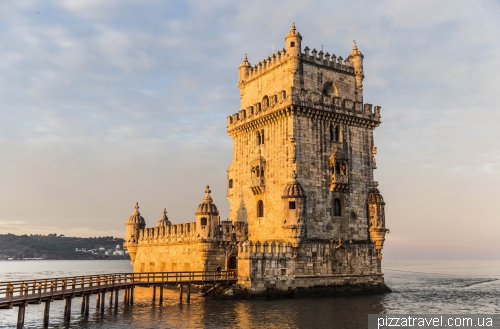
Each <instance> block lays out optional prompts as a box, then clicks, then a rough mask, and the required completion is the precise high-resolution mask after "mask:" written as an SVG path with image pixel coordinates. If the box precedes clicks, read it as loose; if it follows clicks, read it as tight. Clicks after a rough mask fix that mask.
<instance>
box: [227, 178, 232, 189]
mask: <svg viewBox="0 0 500 329" xmlns="http://www.w3.org/2000/svg"><path fill="white" fill-rule="evenodd" d="M228 185H229V188H233V180H232V179H230V180H229V184H228Z"/></svg>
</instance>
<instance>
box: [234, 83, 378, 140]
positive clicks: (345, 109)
mask: <svg viewBox="0 0 500 329" xmlns="http://www.w3.org/2000/svg"><path fill="white" fill-rule="evenodd" d="M283 94H284V95H286V94H287V93H286V91H283ZM294 96H295V95H294ZM265 97H267V96H265ZM273 97H274V96H273ZM290 98H291V97H290ZM295 99H296V101H293V104H294V105H297V106H300V107H304V108H310V109H316V110H322V111H326V112H330V113H332V114H339V115H344V116H351V117H358V118H362V119H367V120H370V121H375V122H377V125H378V124H379V123H380V118H381V115H380V109H381V107H380V106H375V107H374V106H373V105H372V104H368V103H365V104H363V103H361V102H355V101H353V100H351V99H342V97H335V96H334V97H331V96H325V95H321V94H319V93H314V92H313V93H309V94H305V93H299V92H297V94H296V97H294V100H295ZM288 103H292V102H291V101H290V102H288ZM264 108H265V109H264V110H262V103H261V102H259V103H257V104H255V105H253V106H249V107H248V108H247V109H242V110H241V111H239V112H236V113H234V114H233V115H230V116H228V117H227V126H226V127H227V128H228V130H233V129H235V128H237V127H239V126H241V125H244V124H246V123H248V122H250V121H253V120H255V119H258V118H260V117H264V116H266V115H267V114H269V113H271V112H270V111H267V112H266V110H267V108H268V106H267V107H264ZM255 109H258V110H257V111H255ZM273 112H274V111H273ZM248 113H250V114H248Z"/></svg>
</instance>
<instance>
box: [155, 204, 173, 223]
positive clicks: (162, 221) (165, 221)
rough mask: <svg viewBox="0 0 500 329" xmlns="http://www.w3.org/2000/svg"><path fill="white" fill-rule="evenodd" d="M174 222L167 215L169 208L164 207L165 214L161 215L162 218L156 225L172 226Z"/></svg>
mask: <svg viewBox="0 0 500 329" xmlns="http://www.w3.org/2000/svg"><path fill="white" fill-rule="evenodd" d="M170 225H172V223H170V221H169V220H168V217H167V208H163V215H162V216H161V218H160V220H159V221H158V223H157V224H156V227H163V226H170Z"/></svg>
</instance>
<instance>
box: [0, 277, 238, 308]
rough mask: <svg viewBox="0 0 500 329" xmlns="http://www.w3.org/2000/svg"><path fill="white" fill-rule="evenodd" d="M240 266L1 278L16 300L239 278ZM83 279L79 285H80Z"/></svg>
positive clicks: (5, 293) (2, 290)
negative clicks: (172, 270) (219, 269)
mask: <svg viewBox="0 0 500 329" xmlns="http://www.w3.org/2000/svg"><path fill="white" fill-rule="evenodd" d="M236 279H237V272H236V270H228V271H182V272H129V273H127V272H123V273H108V274H91V275H81V276H72V277H57V278H43V279H36V280H23V281H9V282H0V299H2V297H5V298H7V299H8V301H10V302H11V301H12V299H13V297H14V296H22V297H24V298H25V299H28V295H29V294H30V293H31V294H32V295H35V296H36V298H38V299H41V298H42V293H43V294H45V293H47V289H49V296H50V297H53V296H54V295H55V294H57V295H60V294H61V293H62V294H63V295H64V294H70V295H71V296H72V297H74V296H75V293H81V292H83V291H85V290H86V289H88V290H90V291H94V290H98V291H100V290H101V289H107V288H110V289H114V288H115V287H117V286H118V287H122V286H124V285H132V286H136V285H143V284H147V285H150V284H162V283H177V284H183V283H191V282H193V281H196V282H201V283H204V282H206V281H209V282H214V281H224V280H226V281H227V280H236ZM77 282H79V287H77Z"/></svg>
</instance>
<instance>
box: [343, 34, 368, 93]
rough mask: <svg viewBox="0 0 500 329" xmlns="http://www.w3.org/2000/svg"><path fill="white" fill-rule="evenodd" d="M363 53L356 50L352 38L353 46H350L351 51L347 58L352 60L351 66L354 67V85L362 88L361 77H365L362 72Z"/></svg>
mask: <svg viewBox="0 0 500 329" xmlns="http://www.w3.org/2000/svg"><path fill="white" fill-rule="evenodd" d="M364 57H365V56H363V54H362V53H361V52H360V51H359V50H358V47H357V46H356V40H354V46H353V47H352V51H351V53H350V54H349V56H348V57H347V60H349V61H350V62H352V66H353V68H354V74H355V75H356V86H357V87H358V88H359V89H360V90H363V79H364V77H365V75H364V73H363V58H364Z"/></svg>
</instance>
